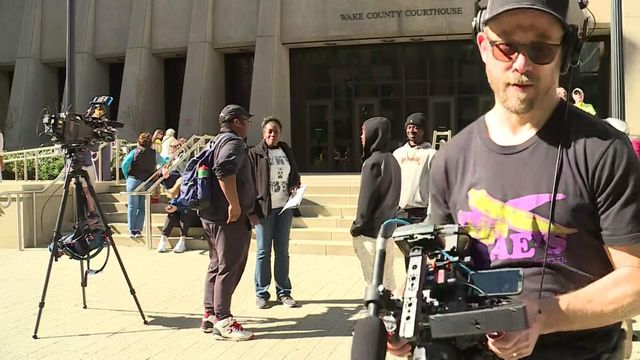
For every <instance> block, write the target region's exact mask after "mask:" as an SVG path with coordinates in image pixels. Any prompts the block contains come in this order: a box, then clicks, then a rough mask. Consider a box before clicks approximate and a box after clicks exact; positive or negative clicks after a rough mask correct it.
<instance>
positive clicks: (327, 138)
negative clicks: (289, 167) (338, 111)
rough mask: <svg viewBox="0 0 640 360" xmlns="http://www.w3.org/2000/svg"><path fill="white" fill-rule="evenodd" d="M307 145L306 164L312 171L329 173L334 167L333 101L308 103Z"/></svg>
mask: <svg viewBox="0 0 640 360" xmlns="http://www.w3.org/2000/svg"><path fill="white" fill-rule="evenodd" d="M307 119H308V121H309V122H308V128H307V142H306V143H307V144H309V147H308V149H306V151H305V153H306V156H305V158H306V159H305V160H306V161H305V162H306V163H307V164H309V165H310V167H309V168H310V170H311V171H328V170H331V168H332V167H333V157H332V156H329V155H330V154H332V153H333V148H334V139H335V136H334V133H335V129H334V126H333V107H332V106H331V101H328V100H318V101H309V102H308V103H307Z"/></svg>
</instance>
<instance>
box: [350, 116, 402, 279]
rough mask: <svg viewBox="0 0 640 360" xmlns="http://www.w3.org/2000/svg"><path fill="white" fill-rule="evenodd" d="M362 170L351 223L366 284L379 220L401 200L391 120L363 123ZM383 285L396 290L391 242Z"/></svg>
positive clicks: (391, 212)
mask: <svg viewBox="0 0 640 360" xmlns="http://www.w3.org/2000/svg"><path fill="white" fill-rule="evenodd" d="M360 138H361V139H362V147H363V155H362V173H361V175H360V194H359V196H358V210H357V212H356V219H355V220H354V222H353V224H352V225H351V236H353V248H354V250H355V253H356V255H357V256H358V259H359V260H360V265H361V266H362V274H363V275H364V280H365V281H366V282H367V284H370V283H371V281H372V275H373V260H374V256H375V240H376V237H377V236H378V231H379V230H380V226H381V225H382V223H383V222H384V221H385V220H387V219H391V218H393V217H395V216H396V215H397V213H398V201H400V186H401V181H400V165H398V161H397V160H396V159H395V158H394V157H393V154H392V153H391V123H390V122H389V120H388V119H387V118H384V117H374V118H371V119H369V120H367V121H365V122H364V124H363V125H362V136H361V137H360ZM387 254H389V255H388V256H387V257H386V260H385V265H384V280H383V285H384V286H385V287H386V288H387V289H390V290H395V288H396V283H395V278H394V274H393V242H391V241H389V242H388V244H387Z"/></svg>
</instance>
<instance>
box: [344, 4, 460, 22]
mask: <svg viewBox="0 0 640 360" xmlns="http://www.w3.org/2000/svg"><path fill="white" fill-rule="evenodd" d="M452 15H463V10H462V7H448V8H430V9H406V10H379V11H368V12H356V13H342V14H340V20H341V21H366V20H383V19H393V18H400V17H414V16H452Z"/></svg>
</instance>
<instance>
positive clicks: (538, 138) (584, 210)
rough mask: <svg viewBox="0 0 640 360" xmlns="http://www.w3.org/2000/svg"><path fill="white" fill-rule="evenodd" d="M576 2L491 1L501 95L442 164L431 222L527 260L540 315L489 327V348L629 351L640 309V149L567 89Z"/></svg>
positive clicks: (482, 36) (434, 181)
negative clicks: (508, 326)
mask: <svg viewBox="0 0 640 360" xmlns="http://www.w3.org/2000/svg"><path fill="white" fill-rule="evenodd" d="M571 2H574V0H571ZM571 6H572V7H573V6H576V7H577V4H571ZM568 9H569V0H510V1H509V0H489V2H488V7H487V10H486V18H485V22H484V25H485V26H484V28H483V29H482V31H480V32H479V33H478V34H477V36H476V43H477V46H478V48H479V51H480V55H481V57H482V60H483V62H484V63H485V69H486V74H487V79H488V81H489V84H490V86H491V89H492V90H493V92H494V95H495V106H494V107H493V108H492V109H491V110H489V112H487V113H486V114H484V115H483V116H481V117H480V118H479V119H478V120H476V121H475V122H474V123H472V124H471V125H469V126H468V127H466V128H465V129H463V130H462V131H461V132H460V133H459V134H458V135H456V136H455V137H454V138H453V139H452V140H451V141H450V142H448V143H447V146H446V147H444V148H443V149H442V150H440V151H439V152H438V154H437V155H436V157H435V159H434V161H433V165H432V168H431V172H430V174H431V185H430V189H431V191H430V194H431V198H430V205H429V206H430V214H431V217H430V220H431V222H433V223H435V224H454V223H458V224H462V225H466V226H467V228H468V229H469V233H470V235H471V236H472V237H473V238H475V239H477V240H478V241H476V242H474V245H473V246H474V250H475V252H476V254H477V255H475V254H474V255H475V257H474V259H473V260H474V262H475V263H476V264H480V263H487V264H489V265H488V266H489V267H491V268H523V269H524V290H523V293H522V295H521V296H519V297H518V299H519V300H521V301H523V302H524V303H525V305H526V312H527V323H528V328H527V329H525V330H522V331H514V332H507V333H504V334H500V336H492V337H489V336H487V338H486V339H485V341H486V344H487V346H488V349H489V350H490V351H491V352H492V353H493V354H488V355H487V358H493V356H497V357H499V358H502V359H521V358H526V359H573V360H576V359H577V360H586V359H621V358H622V355H621V352H620V345H621V344H622V343H623V337H624V335H623V334H624V333H622V332H621V330H620V321H622V320H623V319H626V318H631V317H634V316H636V315H638V314H640V302H639V301H638V298H640V162H639V161H637V159H635V158H634V156H635V155H634V153H633V150H632V148H631V146H630V144H629V141H628V140H627V139H625V137H624V134H621V133H619V132H617V131H615V130H614V129H611V127H609V126H606V125H605V124H604V123H603V122H602V121H599V120H597V119H595V118H593V117H591V116H589V115H588V114H586V113H584V112H583V111H580V110H578V109H577V108H576V107H574V106H571V105H567V103H566V102H564V101H561V100H560V99H559V97H558V96H557V94H556V88H557V87H558V81H559V76H560V72H561V68H562V65H563V59H564V57H565V55H567V53H568V52H570V51H573V50H570V49H571V46H569V43H568V40H571V38H570V37H568V36H566V35H565V34H566V33H567V32H568V31H569V29H570V28H569V25H568V24H567V21H566V19H567V12H568ZM559 145H562V147H561V148H559ZM557 159H559V160H560V161H557ZM555 174H557V175H555ZM554 184H555V185H554ZM552 204H553V205H554V206H553V207H552V206H551V205H552ZM551 208H555V210H553V211H552V210H551ZM543 269H544V270H543ZM543 274H544V275H543ZM539 298H540V300H538V299H539ZM621 340H622V341H621ZM388 348H390V349H391V350H392V352H394V353H396V354H401V355H406V354H407V353H408V351H410V349H409V344H407V343H402V342H399V343H395V344H388ZM463 358H466V357H464V356H463Z"/></svg>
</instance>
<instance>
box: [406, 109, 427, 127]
mask: <svg viewBox="0 0 640 360" xmlns="http://www.w3.org/2000/svg"><path fill="white" fill-rule="evenodd" d="M409 125H415V126H417V127H419V128H420V129H422V130H424V128H425V126H426V125H427V115H425V114H423V113H413V114H411V115H409V116H407V121H406V122H405V123H404V127H405V128H406V127H407V126H409Z"/></svg>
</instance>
